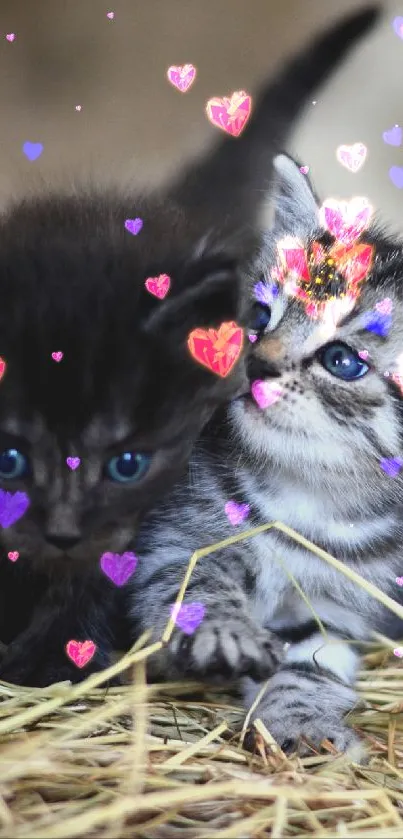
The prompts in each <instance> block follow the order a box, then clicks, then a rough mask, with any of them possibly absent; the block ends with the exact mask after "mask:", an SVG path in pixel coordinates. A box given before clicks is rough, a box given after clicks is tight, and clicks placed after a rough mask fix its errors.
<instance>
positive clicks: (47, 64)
mask: <svg viewBox="0 0 403 839" xmlns="http://www.w3.org/2000/svg"><path fill="white" fill-rule="evenodd" d="M365 5H367V4H366V2H365V0H364V2H362V0H337V2H332V1H331V0H110V3H109V4H108V3H106V2H104V0H9V2H6V0H0V79H1V83H0V115H1V133H0V202H1V203H2V204H4V203H5V202H6V201H7V197H8V196H9V195H10V194H13V195H16V194H19V193H20V192H24V191H28V190H29V191H30V190H32V189H41V188H42V184H43V183H44V182H45V183H48V184H49V183H54V184H57V183H63V182H71V181H77V180H80V179H82V178H88V177H90V178H91V179H92V180H93V181H96V182H105V181H109V180H111V181H116V180H117V181H123V182H126V183H127V182H129V181H130V179H134V180H136V181H140V182H141V183H144V184H151V183H156V182H157V181H161V180H163V179H164V178H166V177H167V176H168V175H169V174H170V173H171V172H172V171H173V170H174V169H175V168H176V167H178V166H180V165H181V163H182V162H183V160H184V159H185V158H188V157H192V156H195V155H197V154H199V153H200V152H201V150H202V149H203V148H205V147H207V146H208V144H211V143H213V142H214V140H215V139H217V135H218V134H219V132H218V129H216V128H214V127H213V126H211V125H210V123H209V122H208V120H207V119H206V116H205V114H204V106H205V102H206V101H207V99H209V98H210V97H211V96H222V95H228V94H230V93H232V92H233V91H234V90H239V89H245V90H247V91H248V92H250V93H252V94H253V93H254V92H255V91H256V90H257V89H258V87H259V84H260V83H261V82H262V81H263V80H264V79H265V77H266V76H268V75H270V74H271V73H273V72H274V71H275V69H276V67H277V66H278V65H279V64H281V63H282V62H283V61H284V60H285V58H286V57H287V56H288V55H290V54H291V53H292V51H293V50H295V49H298V48H300V47H301V46H302V45H303V44H305V43H306V42H308V41H309V39H310V37H311V36H312V35H313V34H314V33H315V32H318V31H319V30H320V29H323V28H325V27H326V26H328V25H329V24H330V23H331V22H332V21H334V20H336V19H337V18H339V17H341V16H342V15H343V14H344V13H347V12H348V11H351V10H352V9H354V8H359V7H361V6H365ZM380 5H381V6H382V8H383V10H384V11H383V19H382V21H381V22H380V24H379V25H378V27H377V29H376V30H375V31H374V32H373V33H371V35H369V37H367V38H366V39H365V41H364V42H363V43H362V44H360V45H359V46H358V48H357V49H356V50H355V52H354V53H353V55H352V56H351V57H350V58H349V59H348V61H347V62H346V64H345V65H344V67H342V68H341V69H340V70H339V71H338V72H337V73H336V75H335V76H334V78H333V79H332V81H331V82H330V84H328V85H327V86H326V88H325V89H322V90H321V91H318V94H317V95H315V97H314V98H315V99H316V105H313V104H311V103H309V104H308V107H307V109H306V111H305V115H304V117H303V118H302V120H301V122H300V125H299V127H298V129H297V131H296V134H295V136H294V138H293V141H292V143H291V146H290V150H291V151H294V152H295V153H296V154H297V155H298V157H299V158H300V159H301V160H302V162H303V163H305V164H308V165H310V167H311V174H312V176H313V179H314V182H315V184H316V186H317V188H318V189H319V191H320V193H321V195H322V197H323V198H324V197H326V196H329V195H331V194H334V195H337V196H338V197H346V198H348V197H350V196H351V195H353V194H362V195H366V196H368V197H369V198H370V199H371V200H372V201H373V203H374V204H375V206H376V207H377V208H379V209H380V210H381V211H382V214H383V215H384V216H385V218H387V219H389V220H392V221H394V223H395V225H396V226H397V227H398V228H399V227H400V226H401V220H402V208H403V189H402V190H399V189H397V188H396V187H395V186H393V184H392V183H391V182H390V180H389V177H388V169H389V167H390V166H392V165H398V166H403V146H401V147H400V148H395V147H393V146H388V145H386V144H385V143H384V142H383V140H382V132H383V131H385V130H386V129H388V128H391V127H392V126H393V125H395V124H396V123H397V124H401V125H403V40H401V39H400V38H399V37H398V36H397V35H396V34H395V33H394V31H393V28H392V21H393V19H394V17H395V16H397V15H401V16H402V17H403V0H400V3H399V2H397V0H386V1H385V0H384V2H382V0H381V3H380ZM111 11H113V12H114V19H113V20H109V19H108V18H107V12H111ZM7 33H15V36H16V37H15V40H14V41H13V42H10V41H7V39H6V37H5V36H6V34H7ZM186 62H191V63H193V64H194V65H195V66H196V67H197V71H198V75H197V79H196V82H195V83H194V85H193V87H192V88H191V89H190V90H189V92H187V93H186V94H181V93H179V92H178V91H177V90H176V89H175V88H173V87H172V86H171V85H170V84H169V83H168V81H167V79H166V70H167V68H168V67H169V66H170V65H171V64H183V63H186ZM76 105H81V110H80V111H77V110H76ZM27 140H29V141H31V142H41V143H43V144H44V151H43V154H42V156H41V157H40V158H39V159H38V160H36V161H35V162H29V161H28V160H27V159H26V158H25V156H24V155H23V153H22V144H23V143H24V142H25V141H27ZM356 141H360V142H363V143H365V144H366V145H367V146H368V149H369V154H368V158H367V161H366V163H365V165H364V166H363V168H362V169H361V170H360V172H358V173H357V174H355V175H354V174H351V173H350V172H348V171H347V170H346V169H344V168H343V167H342V166H341V165H340V164H339V163H338V162H337V160H336V157H335V149H336V147H337V146H338V145H339V144H340V143H348V144H350V143H353V142H356Z"/></svg>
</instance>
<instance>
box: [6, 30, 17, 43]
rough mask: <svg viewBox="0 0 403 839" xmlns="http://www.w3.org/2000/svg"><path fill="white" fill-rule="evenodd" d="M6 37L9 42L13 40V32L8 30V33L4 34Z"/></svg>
mask: <svg viewBox="0 0 403 839" xmlns="http://www.w3.org/2000/svg"><path fill="white" fill-rule="evenodd" d="M6 38H7V41H11V42H12V41H14V40H15V34H14V32H10V33H9V34H8V35H6Z"/></svg>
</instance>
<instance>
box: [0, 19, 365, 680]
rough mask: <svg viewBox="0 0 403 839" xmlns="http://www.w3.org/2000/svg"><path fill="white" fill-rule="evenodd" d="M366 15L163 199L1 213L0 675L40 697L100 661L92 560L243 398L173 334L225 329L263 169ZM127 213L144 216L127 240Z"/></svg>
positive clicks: (328, 42)
mask: <svg viewBox="0 0 403 839" xmlns="http://www.w3.org/2000/svg"><path fill="white" fill-rule="evenodd" d="M375 17H376V14H375V13H374V12H373V11H367V12H364V13H362V12H360V14H358V15H355V16H353V17H352V18H350V19H349V20H348V21H347V22H344V23H342V24H341V25H339V26H338V27H336V28H335V29H334V30H333V31H332V32H331V33H330V34H328V35H326V36H324V37H323V38H322V39H320V40H319V41H318V42H317V43H316V44H314V45H313V46H311V47H310V49H309V52H308V53H304V54H303V55H302V56H301V57H299V58H298V59H297V60H296V61H294V62H293V63H292V64H291V65H290V67H289V68H288V69H287V70H286V71H285V72H284V73H283V74H282V75H281V77H280V78H279V79H277V80H276V81H275V82H274V83H273V84H271V85H270V86H269V87H268V89H267V90H266V92H265V94H264V96H263V98H262V99H261V101H260V104H258V105H257V106H256V107H255V109H254V114H253V116H252V118H251V119H250V122H249V125H248V127H247V129H246V130H245V131H244V134H243V135H242V137H241V138H238V139H237V140H235V139H233V138H231V137H228V138H226V139H225V140H224V141H223V142H222V143H221V145H220V146H219V147H218V149H217V150H216V152H214V153H213V155H212V156H210V157H209V159H208V160H207V162H206V163H204V164H203V165H201V166H199V167H198V168H193V169H191V170H190V171H189V172H187V173H186V175H185V177H183V178H181V179H180V180H179V181H178V183H177V184H175V185H174V186H173V187H172V189H171V190H170V191H169V192H168V193H167V194H163V195H158V196H157V195H154V196H151V197H149V198H148V199H147V200H144V199H140V198H138V197H137V198H134V197H133V196H130V197H127V196H126V197H125V196H121V195H111V194H108V195H92V196H88V195H83V196H81V197H77V196H73V197H71V196H64V197H63V196H56V195H50V196H47V197H44V198H41V199H38V200H31V201H25V202H23V203H22V204H19V205H17V206H14V207H12V208H10V209H9V210H8V212H7V213H6V214H5V215H4V216H3V218H2V219H1V221H0V227H1V229H0V294H1V311H0V354H1V357H2V358H3V359H4V360H5V362H6V371H5V374H4V377H3V379H2V381H1V385H0V524H1V526H2V530H1V553H0V586H1V587H0V639H1V641H2V642H3V643H5V644H7V645H8V649H7V652H6V653H5V655H4V657H3V660H2V661H1V663H0V678H2V679H4V680H7V681H12V682H16V683H25V684H33V685H45V684H48V683H50V682H52V681H56V680H59V679H65V678H69V679H72V680H77V679H79V678H80V676H81V675H82V673H84V672H85V673H86V674H87V673H88V672H89V671H91V670H97V669H99V668H100V667H103V666H105V665H106V664H107V663H108V660H109V654H110V652H111V649H112V646H113V643H114V636H113V630H112V627H114V626H115V625H116V615H115V610H116V592H117V591H118V589H117V588H116V586H115V585H114V583H113V582H111V580H110V579H108V578H107V576H106V575H105V574H104V573H103V572H102V570H101V568H100V557H101V556H103V555H104V554H105V553H110V552H112V553H114V554H122V553H124V552H125V551H128V550H129V551H130V545H131V544H132V542H133V538H134V536H135V533H136V527H137V522H138V519H139V517H140V516H141V514H142V513H143V512H144V511H145V510H147V509H148V508H149V507H150V506H152V505H153V504H154V503H155V501H156V500H157V499H158V498H159V497H160V496H161V494H162V493H163V492H164V491H166V490H167V489H168V488H169V486H170V485H171V484H173V482H174V480H175V479H176V478H177V477H178V475H179V473H180V472H181V471H182V470H183V469H184V467H185V465H186V463H187V460H188V457H189V454H190V451H191V447H192V444H193V442H194V440H195V439H196V437H197V435H198V434H199V432H200V430H201V428H202V427H203V425H204V424H205V423H206V422H207V420H208V419H209V418H210V416H211V415H212V413H213V411H214V410H215V409H216V408H217V406H218V405H220V404H222V403H224V402H226V401H228V400H229V399H230V398H232V397H233V396H234V395H235V394H236V393H237V391H239V390H240V389H243V387H244V378H243V377H244V372H243V363H242V361H241V362H240V363H239V364H235V365H234V367H233V369H232V370H231V371H230V373H229V375H228V376H226V377H222V376H219V375H217V374H216V373H214V372H212V371H211V370H209V369H207V367H206V366H202V365H201V364H198V363H197V362H196V361H195V360H194V358H192V356H191V355H190V352H189V349H188V338H189V334H190V333H191V332H192V331H193V330H194V329H196V328H198V327H200V328H203V327H204V328H216V329H217V328H218V327H219V326H220V325H221V324H222V323H231V322H234V321H235V322H237V323H240V324H242V322H243V308H242V300H241V296H242V295H241V293H240V286H241V283H242V280H243V278H244V277H245V275H246V274H247V273H248V272H249V270H250V266H251V264H252V262H253V260H254V258H255V256H256V254H257V252H258V249H259V243H260V236H261V216H262V210H263V204H264V201H265V197H266V192H265V190H263V189H262V172H264V173H265V176H266V179H267V171H268V169H269V171H270V161H271V159H272V157H273V153H274V151H275V149H276V148H277V146H278V144H281V143H282V142H283V141H284V138H285V136H286V134H287V129H288V128H289V126H290V125H291V123H292V121H293V119H294V118H295V116H296V115H297V114H298V112H299V110H300V109H301V107H302V105H303V103H304V101H305V99H306V98H307V96H309V93H310V92H311V90H312V89H313V88H314V87H316V86H317V84H318V83H319V80H322V79H323V78H324V77H325V76H326V75H327V73H328V72H329V71H330V69H331V68H332V67H333V66H334V65H335V64H336V63H337V61H338V60H339V59H340V58H341V57H342V56H343V55H344V54H345V52H346V51H347V50H348V48H349V46H350V44H351V43H352V42H353V41H354V40H355V39H356V38H357V37H359V36H360V35H361V34H363V33H364V32H365V31H366V30H367V29H368V27H369V26H370V25H371V24H372V23H373V21H374V19H375ZM271 139H272V142H271ZM269 185H270V182H269V184H267V183H266V184H264V186H265V187H268V186H269ZM129 218H140V219H141V220H142V222H143V228H142V230H141V231H140V232H139V233H138V234H137V235H133V234H131V233H130V232H129V231H128V230H127V229H126V228H125V220H126V219H129ZM161 274H167V275H168V276H169V277H170V278H171V288H170V291H169V294H168V295H167V297H166V298H165V299H164V300H159V299H157V298H156V297H153V296H152V295H151V294H150V293H149V292H148V291H147V290H146V289H145V285H144V284H145V280H146V279H147V278H149V277H158V276H159V275H161ZM216 349H217V348H216ZM217 352H218V350H217ZM58 353H59V354H60V353H62V354H63V357H62V358H61V360H58V359H60V355H56V354H58ZM68 458H69V459H70V458H73V459H74V458H76V459H77V458H79V459H80V463H79V465H78V466H77V463H78V461H77V460H76V461H74V460H73V461H70V465H69V464H68V462H67V459H68ZM72 466H74V467H76V468H71V467H72ZM17 492H18V493H24V494H25V496H16V495H15V494H16V493H17ZM7 493H10V495H7ZM21 497H22V498H24V497H26V498H28V499H29V506H28V509H27V510H26V511H25V513H24V514H23V515H20V516H19V517H18V515H17V513H16V512H15V511H14V514H13V509H12V508H13V506H15V505H18V500H19V499H21ZM20 513H21V511H20ZM70 640H75V641H85V640H90V641H92V642H94V644H95V645H96V648H97V649H96V654H95V655H94V656H93V658H92V660H91V662H90V664H89V665H87V667H86V670H85V671H81V670H78V669H77V668H76V666H75V665H74V664H72V663H71V662H70V660H69V658H68V657H67V654H66V652H65V647H66V644H67V643H68V642H69V641H70Z"/></svg>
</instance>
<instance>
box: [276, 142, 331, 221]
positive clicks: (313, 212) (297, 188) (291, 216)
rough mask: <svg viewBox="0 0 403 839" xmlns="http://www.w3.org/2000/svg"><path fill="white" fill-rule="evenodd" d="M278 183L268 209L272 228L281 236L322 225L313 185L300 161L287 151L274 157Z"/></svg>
mask: <svg viewBox="0 0 403 839" xmlns="http://www.w3.org/2000/svg"><path fill="white" fill-rule="evenodd" d="M273 167H274V186H273V193H272V198H271V202H270V206H269V212H268V229H269V231H270V234H271V235H274V237H275V238H278V237H280V236H282V235H284V234H288V235H291V236H296V237H298V236H302V237H304V238H306V237H308V236H310V235H311V234H312V233H314V232H315V231H316V230H317V228H318V226H319V220H318V208H319V202H318V199H317V196H316V195H315V193H314V191H313V188H312V185H311V183H310V181H309V179H308V177H307V175H304V174H303V172H301V168H300V166H299V164H298V163H296V162H295V161H294V160H292V158H291V157H288V156H287V155H285V154H278V155H277V157H275V158H274V162H273Z"/></svg>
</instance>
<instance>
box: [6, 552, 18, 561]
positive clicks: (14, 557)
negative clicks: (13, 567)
mask: <svg viewBox="0 0 403 839" xmlns="http://www.w3.org/2000/svg"><path fill="white" fill-rule="evenodd" d="M19 555H20V554H19V552H18V551H10V552H9V553H8V554H7V556H8V558H9V560H11V562H17V559H18V557H19Z"/></svg>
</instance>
